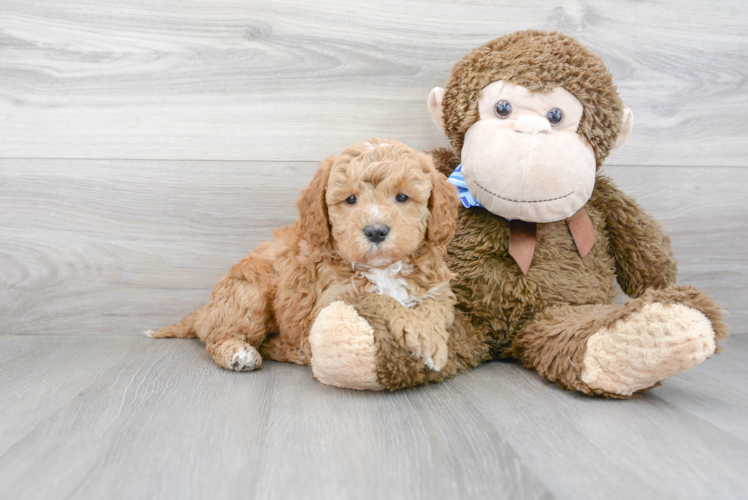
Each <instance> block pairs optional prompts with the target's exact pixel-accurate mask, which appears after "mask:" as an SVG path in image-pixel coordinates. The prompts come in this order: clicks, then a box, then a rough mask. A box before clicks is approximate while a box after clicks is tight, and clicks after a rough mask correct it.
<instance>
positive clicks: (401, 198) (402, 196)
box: [395, 193, 408, 203]
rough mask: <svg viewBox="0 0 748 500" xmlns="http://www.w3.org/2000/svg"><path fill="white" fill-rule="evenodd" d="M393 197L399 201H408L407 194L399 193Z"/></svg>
mask: <svg viewBox="0 0 748 500" xmlns="http://www.w3.org/2000/svg"><path fill="white" fill-rule="evenodd" d="M395 199H396V200H397V201H399V202H400V203H405V202H406V201H408V195H407V194H403V193H399V194H398V195H397V196H395Z"/></svg>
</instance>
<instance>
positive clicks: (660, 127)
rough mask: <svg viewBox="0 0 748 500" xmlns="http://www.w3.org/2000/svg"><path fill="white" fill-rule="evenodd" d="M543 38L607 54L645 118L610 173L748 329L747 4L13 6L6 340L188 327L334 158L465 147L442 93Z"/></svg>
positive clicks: (2, 301) (200, 0) (683, 269)
mask: <svg viewBox="0 0 748 500" xmlns="http://www.w3.org/2000/svg"><path fill="white" fill-rule="evenodd" d="M524 28H539V29H548V30H561V31H563V32H565V33H568V34H571V35H574V36H576V37H578V38H579V39H581V40H582V41H583V42H584V43H586V44H587V45H588V46H589V47H590V48H592V49H593V50H595V51H596V52H597V53H599V54H600V55H602V56H603V58H604V59H605V61H606V62H607V64H608V65H609V67H610V68H611V70H612V72H613V74H614V76H615V78H616V81H617V83H618V88H619V91H620V93H621V95H622V97H623V99H624V101H625V102H626V104H627V105H629V106H630V107H632V108H633V110H634V113H635V118H636V120H635V128H634V132H633V134H632V136H631V137H630V139H629V141H628V142H627V143H626V144H625V145H624V146H623V147H622V148H621V149H620V150H618V151H616V152H615V153H614V154H613V155H612V156H611V157H610V158H609V160H608V161H607V163H606V166H605V168H604V171H605V172H607V173H608V174H609V175H610V176H612V177H613V178H614V179H615V180H616V181H617V182H618V183H619V184H620V185H621V187H622V188H624V189H625V190H626V191H627V192H629V193H630V194H632V195H634V196H635V197H637V199H638V200H639V201H640V202H641V203H642V204H643V205H644V206H645V207H646V208H647V209H648V210H649V211H650V212H652V213H653V214H654V215H655V216H656V217H658V219H659V220H660V221H661V222H662V224H663V226H664V227H665V229H666V230H667V231H668V233H669V234H670V235H671V236H672V239H673V245H674V250H675V253H676V256H677V257H678V258H679V261H680V282H682V283H691V284H695V285H697V286H699V287H701V288H702V289H704V290H705V291H706V292H708V293H709V294H711V295H712V296H713V297H715V299H716V300H717V301H718V302H719V303H720V304H721V305H722V306H723V307H724V308H725V310H726V312H727V314H728V315H727V320H728V322H729V323H730V324H731V325H732V332H733V333H744V332H747V331H748V328H746V326H745V325H746V323H747V322H748V307H746V302H747V301H746V291H747V289H748V259H746V257H745V255H746V253H747V252H746V248H747V247H748V201H747V200H746V197H747V195H748V91H747V86H748V83H747V82H748V78H747V71H746V68H748V2H744V1H742V0H733V1H696V0H661V1H657V2H640V1H633V0H615V1H612V0H610V1H609V0H602V1H601V0H597V1H594V2H593V1H592V0H586V1H561V2H551V1H541V0H526V1H524V2H496V1H495V0H477V1H471V2H462V1H458V2H447V1H435V2H428V1H425V0H406V1H402V0H399V1H386V2H377V3H374V2H371V1H368V2H363V1H344V0H326V1H315V2H307V1H303V0H285V1H281V0H277V1H270V0H268V1H262V2H261V1H251V0H179V1H176V0H132V1H128V2H116V1H114V0H98V1H97V0H66V1H64V2H60V1H53V0H34V1H28V0H0V334H40V335H44V334H116V335H135V334H138V333H139V332H140V331H141V330H143V329H147V328H156V327H159V326H161V325H164V324H167V323H171V322H173V321H175V320H178V319H179V318H181V317H182V316H183V315H184V314H185V313H187V312H188V311H189V310H191V309H192V308H193V307H195V306H197V305H199V304H200V303H201V302H203V301H204V300H205V299H206V297H207V296H208V293H209V292H210V290H211V288H212V286H213V284H214V283H215V282H216V281H217V280H218V279H219V278H220V276H221V275H222V274H223V273H224V272H225V270H226V269H227V268H228V267H229V266H230V265H231V264H232V263H234V262H235V261H237V260H238V259H239V258H241V257H242V256H243V255H244V254H245V253H246V252H247V251H249V250H251V249H252V247H253V246H254V245H256V244H257V243H259V242H261V241H263V240H266V239H268V238H269V237H270V235H271V230H272V228H273V227H276V226H281V225H285V224H287V223H290V222H291V221H292V220H293V219H294V218H295V216H296V213H295V209H294V202H295V200H296V197H297V195H298V192H299V190H300V189H301V188H302V187H303V186H304V185H305V184H306V183H307V182H308V181H309V179H310V178H311V175H312V173H313V171H314V169H315V167H316V162H318V161H319V160H321V159H323V158H324V157H325V156H327V155H328V154H330V153H333V152H336V151H339V150H341V149H342V148H343V147H345V146H346V145H348V144H351V143H354V142H358V141H360V140H363V139H367V138H370V137H373V136H380V137H388V138H393V139H399V140H402V141H404V142H406V143H408V144H410V145H411V146H413V147H416V148H421V149H429V148H432V147H436V146H444V145H446V141H445V140H444V139H443V137H441V135H440V133H439V132H438V131H437V130H436V129H435V127H434V126H433V125H432V124H431V121H430V118H429V116H428V113H427V111H426V106H425V100H426V96H427V95H428V93H429V91H430V89H431V88H432V87H434V86H437V85H443V84H444V82H445V80H446V78H447V75H448V74H449V71H450V68H451V66H452V64H454V62H456V61H457V60H458V59H459V58H460V57H462V55H464V54H465V53H467V52H468V51H469V50H471V49H472V48H473V47H475V46H478V45H480V44H482V43H484V42H486V41H488V40H490V39H492V38H495V37H497V36H499V35H502V34H505V33H508V32H511V31H514V30H518V29H524Z"/></svg>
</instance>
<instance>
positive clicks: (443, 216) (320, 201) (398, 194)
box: [298, 139, 458, 267]
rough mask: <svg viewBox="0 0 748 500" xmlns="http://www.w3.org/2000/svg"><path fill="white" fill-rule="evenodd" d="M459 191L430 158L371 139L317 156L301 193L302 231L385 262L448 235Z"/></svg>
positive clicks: (347, 254)
mask: <svg viewBox="0 0 748 500" xmlns="http://www.w3.org/2000/svg"><path fill="white" fill-rule="evenodd" d="M457 204H458V198H457V193H456V190H455V188H454V186H452V185H451V184H449V183H447V181H446V177H444V175H442V174H441V173H439V172H437V171H436V170H435V169H434V166H433V163H432V162H431V159H430V158H429V157H428V156H427V155H425V154H422V153H419V152H418V151H415V150H413V149H411V148H409V147H407V146H406V145H404V144H402V143H400V142H397V141H390V140H381V139H372V140H369V141H366V142H362V143H360V144H356V145H354V146H350V147H348V148H346V149H345V150H344V151H343V152H342V153H341V154H340V156H338V157H337V158H334V157H329V158H327V159H326V160H325V161H323V162H322V163H321V164H320V167H319V169H318V170H317V173H316V174H315V177H314V179H312V183H311V184H310V185H309V187H307V188H306V189H305V190H304V192H303V193H302V195H301V198H300V199H299V203H298V207H299V212H300V215H301V217H300V226H301V232H302V236H303V237H304V238H305V239H306V240H307V241H309V242H311V243H313V244H315V245H319V246H325V245H331V246H334V248H335V249H337V250H338V251H339V252H340V253H341V255H342V256H343V258H345V259H346V260H348V261H351V262H356V263H360V264H365V265H368V266H372V267H386V266H389V265H390V264H392V263H394V262H396V261H398V260H400V259H403V258H404V257H407V256H409V255H411V254H413V253H414V252H416V250H418V249H419V248H420V247H421V246H422V245H432V246H438V247H444V246H445V245H446V244H447V243H448V242H449V240H450V239H451V238H452V236H453V235H454V230H455V216H456V210H457Z"/></svg>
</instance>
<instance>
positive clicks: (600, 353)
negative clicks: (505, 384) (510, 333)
mask: <svg viewBox="0 0 748 500" xmlns="http://www.w3.org/2000/svg"><path fill="white" fill-rule="evenodd" d="M726 335H727V332H726V327H725V324H724V323H723V322H722V314H721V312H720V310H719V308H718V307H717V306H716V305H715V304H714V303H713V302H712V301H711V300H710V299H709V298H708V297H706V296H705V295H704V294H702V293H701V292H699V291H698V290H696V289H695V288H693V287H679V286H674V287H669V288H665V289H663V290H648V291H647V292H646V293H645V294H644V295H643V296H641V297H639V298H638V299H634V300H632V301H630V302H627V303H626V304H625V305H624V306H622V307H620V308H615V307H613V306H608V305H585V306H560V307H555V308H551V309H549V310H547V311H545V312H544V313H542V314H541V315H540V316H539V317H538V318H536V319H535V321H533V322H532V323H530V324H529V325H528V326H526V327H525V328H524V330H523V331H522V332H520V333H519V335H517V338H516V339H515V340H514V343H513V354H514V356H515V357H517V358H518V359H519V360H520V361H522V363H523V364H524V365H525V366H526V367H529V368H534V369H535V370H537V372H538V373H539V374H540V375H541V376H542V377H543V378H545V379H547V380H549V381H551V382H555V383H556V384H558V385H559V386H560V387H562V388H564V389H570V390H575V391H579V392H583V393H585V394H590V395H603V396H607V397H612V398H628V397H632V396H633V395H635V393H637V392H639V391H644V390H647V389H650V388H652V387H655V386H656V385H659V383H660V382H661V381H662V380H664V379H665V378H667V377H670V376H672V375H675V374H677V373H681V372H683V371H686V370H688V369H689V368H692V367H693V366H696V365H698V364H699V363H701V362H702V361H704V360H705V359H706V358H708V357H709V356H710V355H711V354H713V353H714V352H715V348H716V341H717V340H720V339H722V338H724V337H725V336H726Z"/></svg>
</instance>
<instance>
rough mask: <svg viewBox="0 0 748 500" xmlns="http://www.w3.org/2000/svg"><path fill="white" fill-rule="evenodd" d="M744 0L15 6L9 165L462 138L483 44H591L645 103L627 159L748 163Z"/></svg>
mask: <svg viewBox="0 0 748 500" xmlns="http://www.w3.org/2000/svg"><path fill="white" fill-rule="evenodd" d="M746 26H748V3H746V2H741V1H737V0H733V1H727V0H725V1H719V2H711V1H707V0H663V1H659V2H640V1H636V0H595V1H594V2H593V1H592V0H565V1H562V2H557V1H550V0H528V1H525V2H513V3H503V4H500V5H498V4H497V3H496V2H494V1H491V0H479V1H471V2H448V1H434V2H429V1H426V0H414V1H406V2H403V1H400V0H397V1H395V0H388V1H384V2H378V3H377V4H376V5H374V4H372V3H371V2H370V1H364V0H355V1H345V2H343V1H341V0H322V1H316V2H305V1H303V0H276V1H268V2H247V1H245V0H216V1H211V2H206V1H205V0H186V1H185V0H179V1H176V0H158V1H153V0H147V1H146V0H134V1H130V2H127V4H126V5H123V4H122V2H115V1H106V0H91V1H89V0H67V1H65V2H58V1H54V0H37V1H34V2H28V1H25V0H4V1H3V2H2V9H1V10H0V74H1V75H2V78H0V137H2V138H3V139H2V141H0V156H2V157H26V158H36V157H42V158H110V159H199V160H203V159H216V160H262V161H269V160H279V161H287V160H295V161H316V160H318V159H319V158H321V157H324V156H325V155H326V154H328V153H329V152H330V151H335V150H340V149H341V148H343V147H344V146H346V145H348V144H350V143H353V142H358V141H359V140H361V139H362V138H366V137H371V136H380V137H391V138H393V139H399V140H402V141H404V142H406V143H408V144H410V145H412V146H413V147H416V148H420V149H429V148H432V147H435V146H439V145H444V144H445V141H444V139H443V138H442V137H441V134H440V133H439V132H437V130H436V129H435V127H434V126H433V125H432V123H431V121H430V118H429V116H428V114H427V112H426V105H425V101H426V96H427V95H428V93H429V91H430V90H431V88H432V87H434V86H437V85H443V84H444V82H445V81H446V78H447V76H448V74H449V71H450V68H451V67H452V65H453V64H454V63H455V62H456V61H457V60H459V59H460V58H461V57H462V56H463V55H464V54H466V53H467V52H468V51H470V50H471V49H473V48H474V47H477V46H478V45H480V44H483V43H485V42H486V41H488V40H490V39H493V38H496V37H497V36H500V35H502V34H505V33H508V32H511V31H515V30H519V29H525V28H539V29H547V30H561V31H563V32H566V33H568V34H571V35H574V36H576V37H578V38H579V39H580V40H581V41H582V42H584V43H585V44H587V45H588V46H589V47H590V48H591V49H593V50H594V51H596V52H597V53H599V54H600V55H601V56H602V57H603V58H604V59H605V60H606V62H607V64H608V65H609V67H610V68H611V70H612V72H613V74H614V76H615V78H616V81H617V84H618V87H619V90H620V93H621V95H622V97H623V98H624V101H625V102H626V103H627V104H628V105H629V106H631V107H632V108H633V109H634V112H635V116H636V126H635V130H634V133H633V135H632V137H631V138H630V140H629V143H628V144H627V145H626V146H625V147H623V148H621V149H620V150H619V151H617V152H616V153H615V154H614V155H613V156H612V157H611V158H610V160H609V164H616V165H689V166H746V165H748V160H746V158H748V141H746V140H745V137H746V134H747V133H748V99H746V95H747V94H748V92H747V91H746V88H747V87H746V86H747V85H748V83H747V82H748V78H746V68H748V49H747V48H746V47H748V30H746V29H745V27H746Z"/></svg>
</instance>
